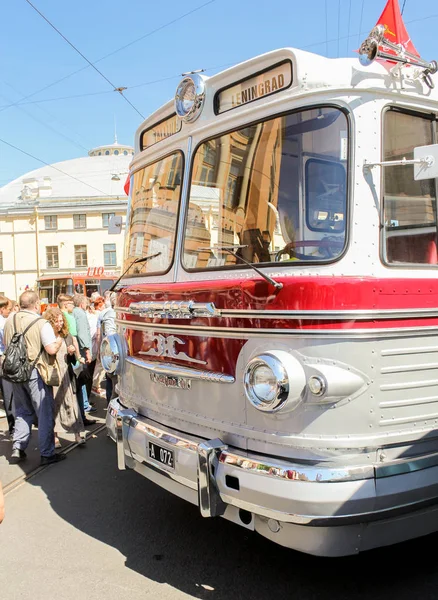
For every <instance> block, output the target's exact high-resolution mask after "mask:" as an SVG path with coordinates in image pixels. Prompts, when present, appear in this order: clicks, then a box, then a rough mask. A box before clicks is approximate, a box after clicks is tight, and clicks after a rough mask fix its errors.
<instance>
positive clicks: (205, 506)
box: [198, 439, 227, 517]
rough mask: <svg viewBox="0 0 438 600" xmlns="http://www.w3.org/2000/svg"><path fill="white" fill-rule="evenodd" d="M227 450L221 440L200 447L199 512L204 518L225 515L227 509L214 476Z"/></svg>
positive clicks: (201, 444) (204, 443) (202, 444)
mask: <svg viewBox="0 0 438 600" xmlns="http://www.w3.org/2000/svg"><path fill="white" fill-rule="evenodd" d="M226 448H227V447H226V445H225V444H224V443H223V442H222V440H220V439H216V440H211V441H209V442H201V443H200V444H199V446H198V498H199V510H200V511H201V515H202V516H203V517H218V516H220V515H223V514H224V512H225V509H226V507H227V505H226V504H225V502H223V500H222V498H221V495H220V492H219V490H218V487H217V484H216V480H215V475H214V474H215V472H216V469H217V463H218V458H219V457H220V455H221V453H222V452H223V451H225V450H226Z"/></svg>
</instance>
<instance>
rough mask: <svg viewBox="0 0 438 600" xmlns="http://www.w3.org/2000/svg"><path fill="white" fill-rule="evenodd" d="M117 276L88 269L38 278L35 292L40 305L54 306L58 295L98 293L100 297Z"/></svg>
mask: <svg viewBox="0 0 438 600" xmlns="http://www.w3.org/2000/svg"><path fill="white" fill-rule="evenodd" d="M118 275H119V273H118V272H116V271H106V270H105V269H104V268H103V267H89V268H88V269H87V271H85V272H83V273H79V272H78V273H69V274H68V275H58V276H56V277H53V276H44V277H40V278H39V279H38V280H37V290H38V294H39V296H40V299H41V305H42V306H43V307H47V306H51V305H55V304H56V298H57V297H58V295H59V294H69V295H71V296H73V294H85V295H86V296H88V297H90V296H91V294H92V293H93V292H99V294H100V295H101V296H102V295H103V293H104V292H105V291H106V290H108V289H110V287H111V286H112V285H113V284H114V282H115V281H116V280H117V277H118Z"/></svg>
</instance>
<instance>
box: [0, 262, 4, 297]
mask: <svg viewBox="0 0 438 600" xmlns="http://www.w3.org/2000/svg"><path fill="white" fill-rule="evenodd" d="M0 271H3V252H0ZM3 295H4V294H3Z"/></svg>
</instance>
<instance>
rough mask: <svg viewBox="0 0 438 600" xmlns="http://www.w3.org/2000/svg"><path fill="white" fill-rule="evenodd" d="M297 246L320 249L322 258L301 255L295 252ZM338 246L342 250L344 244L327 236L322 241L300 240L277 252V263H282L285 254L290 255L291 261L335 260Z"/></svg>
mask: <svg viewBox="0 0 438 600" xmlns="http://www.w3.org/2000/svg"><path fill="white" fill-rule="evenodd" d="M296 246H303V247H305V248H306V247H313V248H318V251H319V252H320V254H321V255H322V256H311V255H308V254H301V253H300V252H297V251H296V250H295V248H296ZM337 246H339V248H342V246H343V242H342V241H340V240H339V239H338V238H335V237H330V236H327V237H325V238H323V239H322V240H313V241H311V240H298V241H295V242H289V244H286V246H285V247H284V248H283V249H282V250H280V251H279V252H277V254H276V255H275V262H281V257H282V256H283V255H284V254H288V255H289V258H290V259H293V258H296V259H297V260H307V261H310V260H324V259H327V258H334V257H335V256H337V255H338V252H337Z"/></svg>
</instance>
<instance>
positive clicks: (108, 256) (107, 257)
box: [103, 244, 117, 267]
mask: <svg viewBox="0 0 438 600" xmlns="http://www.w3.org/2000/svg"><path fill="white" fill-rule="evenodd" d="M103 264H104V265H105V267H115V266H116V265H117V256H116V245H115V244H104V245H103Z"/></svg>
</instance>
